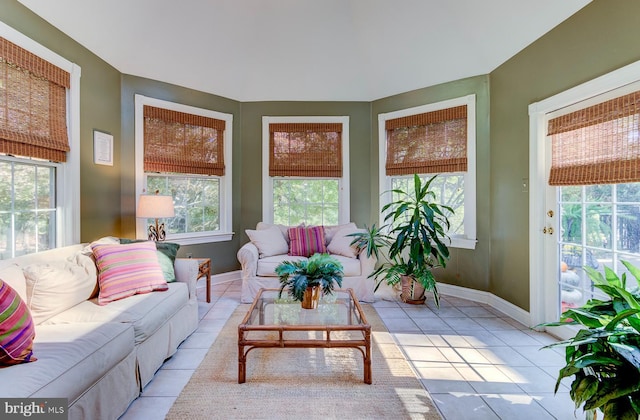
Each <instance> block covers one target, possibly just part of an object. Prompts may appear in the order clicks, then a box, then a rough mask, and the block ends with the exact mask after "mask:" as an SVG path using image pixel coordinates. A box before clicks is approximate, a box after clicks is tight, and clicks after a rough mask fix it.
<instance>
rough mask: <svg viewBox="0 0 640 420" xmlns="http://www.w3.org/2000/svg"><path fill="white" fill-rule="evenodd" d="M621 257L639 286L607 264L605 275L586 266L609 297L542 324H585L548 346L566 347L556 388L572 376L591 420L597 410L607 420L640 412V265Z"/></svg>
mask: <svg viewBox="0 0 640 420" xmlns="http://www.w3.org/2000/svg"><path fill="white" fill-rule="evenodd" d="M621 262H622V264H624V266H625V267H626V268H627V270H628V271H629V272H630V273H631V274H632V275H633V276H634V277H635V278H636V282H637V284H636V285H634V287H632V288H628V287H627V279H626V274H625V273H623V274H622V276H621V277H618V275H616V273H615V272H614V271H613V270H611V269H610V268H609V267H605V268H604V274H605V275H604V276H603V275H602V273H600V272H599V271H596V270H594V269H593V268H591V267H588V266H586V267H584V269H585V271H586V272H587V274H588V276H589V278H590V279H591V281H592V282H593V285H594V287H597V288H598V289H600V290H601V291H603V292H604V293H605V294H606V295H607V296H608V297H609V299H608V300H601V299H596V298H593V299H590V300H589V301H587V303H586V304H584V305H583V306H582V307H580V308H570V309H568V310H567V311H565V312H564V313H563V314H562V315H561V316H560V322H554V323H547V324H542V325H541V326H545V327H549V326H559V325H567V323H569V324H574V325H579V326H581V328H580V330H579V331H578V332H577V333H576V335H575V336H574V337H573V338H570V339H568V340H565V341H560V342H557V343H554V344H550V345H548V346H545V347H544V348H549V347H558V346H560V347H565V348H566V349H565V355H566V356H565V360H566V365H565V366H564V367H563V368H562V369H560V372H559V374H558V380H557V382H556V387H555V391H556V392H557V391H558V388H559V387H560V383H561V381H562V380H563V379H564V378H569V377H572V376H573V377H574V378H573V382H572V384H571V390H570V394H569V395H570V396H571V399H572V400H573V402H574V403H575V405H576V409H577V408H579V407H580V406H581V405H583V404H584V405H583V409H584V411H585V414H586V418H587V419H589V420H591V419H595V418H597V411H598V410H599V411H601V412H602V413H603V414H604V419H605V420H614V419H615V420H621V419H634V420H637V419H638V416H640V292H639V289H638V287H639V286H640V269H638V268H637V267H634V266H633V265H632V264H631V263H629V262H628V261H621ZM628 289H631V291H629V290H628Z"/></svg>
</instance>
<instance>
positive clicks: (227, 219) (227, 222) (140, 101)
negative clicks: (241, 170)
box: [134, 94, 233, 245]
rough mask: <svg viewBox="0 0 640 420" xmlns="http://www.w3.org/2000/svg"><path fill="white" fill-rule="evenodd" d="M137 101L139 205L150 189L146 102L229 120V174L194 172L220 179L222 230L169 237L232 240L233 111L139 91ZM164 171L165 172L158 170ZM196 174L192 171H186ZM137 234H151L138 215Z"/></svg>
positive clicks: (225, 141)
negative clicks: (146, 148) (228, 111)
mask: <svg viewBox="0 0 640 420" xmlns="http://www.w3.org/2000/svg"><path fill="white" fill-rule="evenodd" d="M134 101H135V112H134V113H135V191H136V203H135V204H136V208H137V207H138V201H139V200H140V195H142V194H144V193H145V192H146V185H147V182H146V173H145V171H144V106H145V105H149V106H154V107H157V108H165V109H169V110H172V111H178V112H184V113H189V114H194V115H201V116H205V117H210V118H216V119H219V120H224V121H225V130H224V136H223V137H224V139H223V144H224V163H225V174H224V175H223V176H215V175H197V174H196V175H193V176H194V177H197V178H207V177H215V178H218V179H219V180H220V196H219V197H220V209H219V211H220V230H217V231H207V232H190V233H185V234H169V233H167V238H166V240H167V241H171V242H175V243H178V244H180V245H195V244H203V243H210V242H223V241H230V240H231V239H232V238H233V211H232V208H233V202H232V199H233V191H232V173H233V172H232V164H231V160H232V150H231V148H232V143H233V142H232V139H233V115H232V114H226V113H222V112H218V111H213V110H209V109H204V108H198V107H194V106H191V105H184V104H180V103H177V102H170V101H165V100H162V99H156V98H151V97H148V96H144V95H140V94H136V95H135V97H134ZM158 173H159V174H162V172H158ZM184 175H185V176H192V174H184ZM136 237H137V238H138V239H146V238H147V224H146V221H145V219H139V218H136Z"/></svg>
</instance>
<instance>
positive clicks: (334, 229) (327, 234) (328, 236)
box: [324, 222, 358, 245]
mask: <svg viewBox="0 0 640 420" xmlns="http://www.w3.org/2000/svg"><path fill="white" fill-rule="evenodd" d="M347 228H351V229H357V228H358V226H356V224H355V223H353V222H350V223H345V224H343V225H325V226H324V240H325V243H326V245H329V244H330V243H331V240H332V239H333V237H334V235H335V234H336V233H338V231H340V230H342V229H347Z"/></svg>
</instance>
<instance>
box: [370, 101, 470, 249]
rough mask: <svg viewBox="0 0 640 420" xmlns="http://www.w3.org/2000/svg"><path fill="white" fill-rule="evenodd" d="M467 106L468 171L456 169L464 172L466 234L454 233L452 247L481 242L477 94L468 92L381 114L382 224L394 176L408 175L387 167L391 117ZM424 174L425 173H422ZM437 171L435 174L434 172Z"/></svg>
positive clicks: (380, 181) (379, 116) (379, 210)
mask: <svg viewBox="0 0 640 420" xmlns="http://www.w3.org/2000/svg"><path fill="white" fill-rule="evenodd" d="M461 105H466V106H467V172H464V173H463V172H452V174H464V235H455V236H451V238H450V239H451V243H450V245H449V246H450V247H452V248H463V249H475V247H476V243H477V236H476V235H477V233H476V229H477V222H476V95H475V94H472V95H467V96H463V97H459V98H453V99H448V100H444V101H439V102H434V103H431V104H426V105H420V106H416V107H412V108H406V109H401V110H398V111H392V112H386V113H380V114H378V148H379V153H378V156H379V161H378V170H379V171H378V174H379V179H378V185H379V187H380V196H379V197H380V198H379V208H378V212H379V215H380V218H379V223H380V226H382V225H383V224H384V219H383V215H382V208H383V207H384V206H385V205H386V204H388V203H389V202H390V201H391V194H389V193H388V191H390V190H391V180H392V178H404V177H405V176H400V175H398V176H388V175H387V174H386V170H385V163H386V159H387V130H386V128H385V123H386V121H387V120H391V119H395V118H401V117H407V116H410V115H416V114H423V113H426V112H433V111H439V110H442V109H446V108H453V107H456V106H461ZM421 175H423V174H421ZM424 175H429V174H424ZM430 175H435V174H430Z"/></svg>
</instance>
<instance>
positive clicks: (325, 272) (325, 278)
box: [275, 254, 344, 309]
mask: <svg viewBox="0 0 640 420" xmlns="http://www.w3.org/2000/svg"><path fill="white" fill-rule="evenodd" d="M275 272H276V274H277V275H278V277H279V278H280V293H279V295H278V297H280V296H282V292H283V291H284V289H288V292H289V295H290V296H292V297H293V298H294V299H295V300H298V301H300V302H301V305H302V307H303V308H304V309H314V308H317V306H318V300H319V299H320V295H321V294H325V295H330V294H332V293H333V290H334V287H335V284H337V285H338V287H341V286H342V277H343V275H344V273H343V267H342V264H340V261H338V260H337V259H335V258H334V257H332V256H330V255H329V254H313V255H312V256H311V257H309V258H308V259H306V260H300V261H283V262H281V263H280V264H278V266H277V267H276V269H275Z"/></svg>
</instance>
